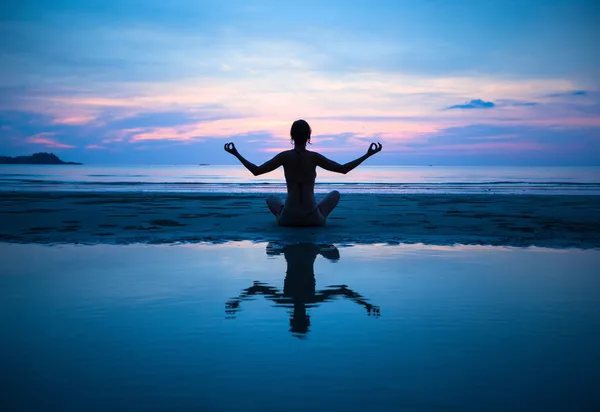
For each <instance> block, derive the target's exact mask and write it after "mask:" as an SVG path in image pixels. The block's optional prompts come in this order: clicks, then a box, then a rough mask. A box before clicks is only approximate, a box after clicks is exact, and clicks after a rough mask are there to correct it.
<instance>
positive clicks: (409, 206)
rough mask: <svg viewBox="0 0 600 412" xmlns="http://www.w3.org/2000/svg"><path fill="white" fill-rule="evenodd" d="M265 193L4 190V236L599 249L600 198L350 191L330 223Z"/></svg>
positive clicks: (0, 235) (0, 217) (0, 220)
mask: <svg viewBox="0 0 600 412" xmlns="http://www.w3.org/2000/svg"><path fill="white" fill-rule="evenodd" d="M266 196H267V194H261V193H212V194H211V193H165V192H150V193H143V192H129V193H119V192H112V193H111V192H89V191H88V192H60V191H39V192H6V191H5V192H2V193H1V194H0V241H4V242H17V243H44V244H54V243H80V244H98V243H106V244H130V243H152V244H160V243H179V242H190V243H195V242H211V243H223V242H228V241H241V240H249V241H254V242H264V241H267V242H269V241H278V242H301V241H307V242H317V243H318V242H321V243H322V242H327V243H335V244H378V243H386V244H399V243H422V244H431V245H453V244H466V245H500V246H523V247H525V246H539V247H552V248H582V249H587V248H598V247H600V196H585V195H581V196H579V195H497V194H490V195H486V194H404V195H403V194H378V193H365V194H356V193H354V194H353V193H350V194H344V193H342V198H341V201H340V203H339V205H338V207H337V208H336V209H335V210H334V211H333V213H332V214H331V215H330V217H329V218H328V221H327V225H326V227H322V228H284V227H279V226H278V225H277V224H276V222H275V218H274V217H273V216H272V215H271V214H270V213H269V211H268V209H267V207H266V204H265V200H264V199H265V197H266ZM282 196H283V195H282ZM320 196H322V195H317V199H319V198H320Z"/></svg>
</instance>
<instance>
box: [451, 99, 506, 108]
mask: <svg viewBox="0 0 600 412" xmlns="http://www.w3.org/2000/svg"><path fill="white" fill-rule="evenodd" d="M495 106H496V105H495V104H494V103H493V102H486V101H484V100H481V99H474V100H471V101H470V102H468V103H465V104H456V105H454V106H450V107H447V108H446V110H452V109H492V108H494V107H495Z"/></svg>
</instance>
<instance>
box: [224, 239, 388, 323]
mask: <svg viewBox="0 0 600 412" xmlns="http://www.w3.org/2000/svg"><path fill="white" fill-rule="evenodd" d="M281 253H283V255H284V257H285V260H286V262H287V272H286V277H285V280H284V283H283V293H281V292H279V291H278V289H277V288H275V287H273V286H268V285H266V284H264V283H260V282H254V284H253V285H252V286H250V287H249V288H247V289H244V290H243V291H242V293H241V294H240V296H239V297H237V298H234V299H231V300H229V301H228V302H227V304H226V309H227V313H228V314H229V315H231V316H235V314H236V313H237V311H238V310H239V307H240V303H241V301H243V300H248V299H250V298H251V297H252V296H254V295H264V296H265V297H266V298H267V299H269V300H271V301H273V302H275V303H276V304H277V306H281V307H288V308H292V314H291V318H290V331H291V332H293V333H299V334H304V333H307V332H308V327H309V326H310V316H308V314H307V313H306V309H307V308H310V307H315V306H317V305H319V304H320V303H323V302H326V301H329V300H332V299H334V298H335V297H337V296H341V297H345V298H348V299H351V300H352V301H354V302H356V303H358V304H360V305H362V306H364V307H365V308H366V309H367V312H368V314H369V316H370V315H374V316H379V308H378V307H377V306H374V305H371V304H370V303H368V302H367V301H366V300H365V299H364V298H363V297H362V296H361V295H359V294H358V293H356V292H354V291H352V290H350V289H348V287H347V286H346V285H339V286H330V287H328V288H325V289H323V290H320V291H316V290H315V272H314V262H315V259H316V258H317V255H321V256H323V257H324V258H326V259H329V260H331V261H336V260H338V259H339V258H340V252H339V251H338V249H337V248H336V247H335V246H332V245H315V244H297V245H290V246H285V247H279V246H278V245H276V244H272V243H269V245H268V246H267V254H268V255H271V256H274V255H280V254H281Z"/></svg>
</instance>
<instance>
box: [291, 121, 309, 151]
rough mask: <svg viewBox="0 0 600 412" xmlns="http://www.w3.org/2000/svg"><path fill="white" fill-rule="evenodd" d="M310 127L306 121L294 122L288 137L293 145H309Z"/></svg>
mask: <svg viewBox="0 0 600 412" xmlns="http://www.w3.org/2000/svg"><path fill="white" fill-rule="evenodd" d="M311 132H312V130H310V126H309V125H308V123H307V122H306V120H296V121H295V122H294V123H293V124H292V129H291V130H290V136H291V137H292V140H293V141H294V143H295V144H302V145H305V144H307V143H310V133H311Z"/></svg>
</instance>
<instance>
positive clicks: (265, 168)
mask: <svg viewBox="0 0 600 412" xmlns="http://www.w3.org/2000/svg"><path fill="white" fill-rule="evenodd" d="M290 134H291V137H292V141H293V143H294V148H293V149H292V150H286V151H284V152H281V153H279V154H278V155H276V156H275V157H273V158H272V159H271V160H269V161H267V162H265V163H263V164H262V165H260V166H256V165H255V164H253V163H251V162H249V161H248V160H246V159H245V158H244V157H243V156H242V155H241V154H239V152H238V151H237V149H236V148H235V145H234V144H233V143H226V144H225V151H227V152H228V153H231V154H232V155H234V156H235V157H237V158H238V160H239V161H240V162H241V163H242V164H243V165H244V166H245V167H246V169H248V170H249V171H250V172H251V173H252V174H253V175H254V176H258V175H262V174H264V173H269V172H272V171H273V170H275V169H277V168H278V167H279V166H283V170H284V173H285V181H286V183H287V197H286V199H285V204H284V203H283V202H282V201H281V199H280V198H279V197H277V196H269V197H268V198H267V205H268V206H269V210H270V211H271V213H273V214H274V215H275V217H276V218H277V222H278V223H279V225H281V226H323V225H324V224H325V220H326V219H327V216H328V215H329V214H330V213H331V211H332V210H333V209H334V208H335V207H336V206H337V204H338V202H339V200H340V193H339V192H338V191H337V190H334V191H333V192H331V193H329V194H327V195H326V196H325V197H324V198H323V199H322V200H321V201H320V202H319V203H317V201H316V200H315V178H316V177H317V171H316V169H317V166H319V167H321V168H323V169H325V170H329V171H331V172H336V173H343V174H346V173H348V172H349V171H351V170H352V169H354V168H355V167H357V166H358V165H360V164H361V163H362V162H364V161H365V160H366V159H368V158H369V157H371V156H373V155H374V154H375V153H378V152H380V151H381V149H382V146H381V143H371V145H370V146H369V149H368V151H367V153H366V154H364V155H362V156H361V157H359V158H358V159H355V160H353V161H351V162H348V163H346V164H343V165H341V164H339V163H337V162H334V161H333V160H330V159H328V158H326V157H325V156H323V155H321V154H319V153H317V152H311V151H309V150H306V145H307V143H310V134H311V129H310V126H309V125H308V123H307V122H306V121H304V120H296V121H295V122H294V123H293V124H292V129H291V130H290Z"/></svg>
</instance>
